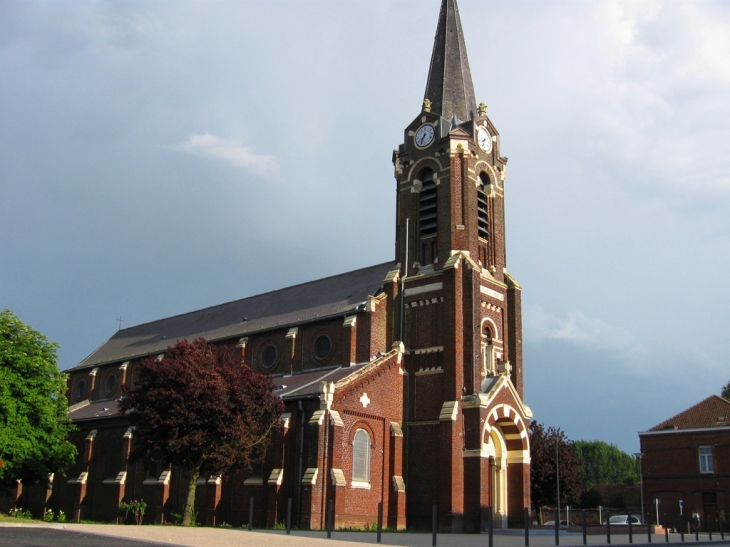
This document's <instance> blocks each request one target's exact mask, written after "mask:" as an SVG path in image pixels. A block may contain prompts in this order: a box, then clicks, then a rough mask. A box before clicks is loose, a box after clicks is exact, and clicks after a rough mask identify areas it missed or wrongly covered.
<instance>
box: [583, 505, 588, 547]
mask: <svg viewBox="0 0 730 547" xmlns="http://www.w3.org/2000/svg"><path fill="white" fill-rule="evenodd" d="M583 545H588V525H587V524H586V510H585V509H583Z"/></svg>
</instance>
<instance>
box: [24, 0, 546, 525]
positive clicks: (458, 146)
mask: <svg viewBox="0 0 730 547" xmlns="http://www.w3.org/2000/svg"><path fill="white" fill-rule="evenodd" d="M424 62H425V59H424ZM413 114H417V115H416V116H415V117H414V118H413V119H412V120H411V121H410V122H407V119H404V123H405V122H407V125H406V126H405V130H404V132H403V142H402V143H400V144H397V148H396V150H395V151H394V152H393V156H392V161H393V164H394V174H395V187H396V189H397V198H396V203H395V256H393V260H391V261H389V262H386V263H384V264H377V265H374V266H371V267H368V268H363V269H360V270H357V271H352V272H348V273H343V274H340V275H334V276H332V277H327V278H324V279H319V280H316V281H311V282H309V283H304V284H301V285H296V286H293V287H288V288H284V289H281V290H278V291H274V292H269V293H266V294H261V295H258V296H252V297H249V298H243V299H241V300H237V301H234V302H228V303H225V304H220V305H217V306H212V307H209V308H205V309H202V310H197V311H192V312H190V313H186V314H183V315H178V316H175V317H169V318H166V319H161V320H158V321H154V322H151V323H146V324H143V325H138V326H135V327H130V328H126V329H122V330H119V331H118V332H117V333H115V334H114V336H112V337H111V338H110V339H109V340H108V341H107V342H105V343H104V344H102V345H101V346H100V347H99V348H98V349H97V350H95V351H94V352H93V353H92V354H91V355H90V356H89V357H87V358H86V359H84V360H83V361H82V362H81V363H79V364H78V365H76V366H75V367H73V368H71V369H70V370H69V371H68V375H69V379H68V397H69V404H70V416H71V418H72V419H73V421H74V422H75V424H76V425H77V426H78V432H76V433H75V434H74V436H73V437H72V441H73V442H74V444H75V445H76V446H77V448H78V451H79V457H78V460H77V461H76V463H75V465H74V466H72V468H71V469H69V471H68V473H67V476H65V477H59V476H56V477H55V481H54V483H53V486H52V490H49V492H48V496H47V497H46V498H45V503H47V504H48V507H53V508H54V509H56V510H57V509H62V510H64V511H65V512H66V514H68V515H71V516H72V518H75V519H79V518H81V519H93V520H101V521H115V520H116V519H117V518H118V515H119V510H118V508H119V504H120V503H121V502H122V501H127V500H133V499H137V500H138V499H140V498H142V499H144V500H145V501H146V502H147V503H148V509H147V515H146V521H147V522H149V521H157V522H162V521H166V522H172V521H173V520H174V518H173V515H174V514H180V513H182V507H183V505H184V502H185V499H184V498H185V493H186V492H185V485H186V479H185V477H184V475H183V472H182V471H181V470H180V469H177V468H175V467H171V466H150V467H149V468H145V467H144V465H143V464H142V463H141V462H131V461H130V460H129V454H130V449H131V446H132V444H133V443H134V442H135V431H134V429H133V428H130V427H129V424H128V423H127V422H126V419H125V417H124V416H123V415H120V414H119V413H118V410H117V409H118V403H119V398H120V396H121V394H122V391H121V388H122V386H123V385H126V386H130V387H132V386H133V385H134V381H135V369H136V367H137V365H138V363H139V362H140V360H141V359H143V358H145V357H147V356H148V355H153V356H157V358H158V359H164V358H165V351H166V349H167V348H168V347H169V346H171V345H174V344H175V343H176V342H177V341H179V340H183V339H187V340H189V341H192V340H194V339H197V338H199V337H203V338H205V339H206V340H208V341H209V342H211V343H215V344H222V345H227V346H229V347H232V348H235V350H236V351H237V352H238V353H240V356H241V363H242V366H248V367H251V368H253V369H255V370H257V371H260V372H265V373H269V374H271V375H272V378H273V382H274V384H275V385H276V394H277V395H278V396H279V397H280V398H281V399H282V400H283V402H284V404H285V411H284V414H283V415H282V416H281V425H282V427H281V428H280V429H279V431H278V432H277V433H276V436H275V438H274V440H273V442H272V444H271V446H270V448H269V450H268V452H267V454H266V457H265V461H264V462H263V463H262V464H261V465H259V466H256V467H255V468H254V469H253V470H252V471H251V472H249V473H243V472H240V473H236V474H233V475H231V476H223V477H216V476H210V477H201V478H200V479H199V481H198V487H197V498H196V504H195V511H196V512H197V513H198V516H197V519H198V522H203V523H204V524H208V525H215V524H220V523H222V522H226V523H229V524H231V525H233V526H241V525H243V524H245V523H247V522H248V515H249V509H250V503H251V500H252V499H253V514H254V525H255V526H258V527H263V526H273V525H275V524H276V523H281V522H283V521H284V520H285V518H286V512H287V503H288V500H289V499H291V500H292V507H293V512H292V514H293V521H294V525H295V526H299V527H304V528H312V529H323V528H324V527H325V524H326V512H327V507H328V505H329V503H330V501H332V503H333V504H334V513H335V523H334V526H335V528H340V527H356V526H363V525H366V524H372V523H373V522H375V521H376V519H377V506H378V503H381V502H382V504H383V515H384V516H383V525H384V526H388V527H391V528H393V529H403V528H406V527H408V528H416V529H417V528H430V523H431V512H432V506H433V504H434V503H436V504H438V519H439V528H440V529H441V530H442V531H445V532H478V531H480V530H484V529H485V527H486V525H487V518H488V517H487V514H488V508H490V507H491V508H492V511H493V518H494V523H495V527H508V526H509V527H518V526H522V525H523V519H524V508H525V507H529V506H530V447H529V435H528V429H529V427H528V426H529V420H530V418H531V416H532V413H531V411H530V409H529V407H527V406H526V405H525V404H524V403H523V373H524V371H523V361H522V312H521V307H522V304H521V288H520V285H519V283H518V282H517V281H516V280H515V279H514V278H513V277H512V276H511V274H509V273H508V271H507V258H506V243H505V242H506V234H505V220H504V218H505V216H504V211H505V208H504V196H505V175H506V164H507V158H506V157H503V156H502V154H501V150H500V136H499V133H498V131H497V129H496V127H495V126H494V125H493V124H492V122H491V120H490V119H489V117H488V116H487V107H486V105H484V103H480V104H477V101H476V97H475V94H474V88H473V84H472V77H471V72H470V68H469V61H468V59H467V53H466V46H465V41H464V35H463V32H462V27H461V22H460V18H459V10H458V7H457V4H456V0H443V1H442V4H441V11H440V14H439V18H438V26H437V30H436V37H435V41H434V47H433V53H432V57H431V64H430V70H429V75H428V81H427V84H426V92H425V97H424V100H423V103H422V105H415V108H414V112H412V113H411V114H410V115H408V116H409V117H410V116H412V115H413ZM384 159H385V158H384ZM18 488H19V489H21V488H22V486H21V485H19V486H18ZM18 495H19V494H18Z"/></svg>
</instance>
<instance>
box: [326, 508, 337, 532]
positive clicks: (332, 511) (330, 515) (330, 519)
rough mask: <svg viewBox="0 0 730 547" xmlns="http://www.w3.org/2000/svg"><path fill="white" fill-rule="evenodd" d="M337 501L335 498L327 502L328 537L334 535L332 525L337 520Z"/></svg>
mask: <svg viewBox="0 0 730 547" xmlns="http://www.w3.org/2000/svg"><path fill="white" fill-rule="evenodd" d="M334 517H335V503H334V500H330V501H329V503H328V504H327V539H330V538H331V537H332V527H333V524H334V522H333V521H334V520H335V518H334Z"/></svg>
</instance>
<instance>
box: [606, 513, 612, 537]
mask: <svg viewBox="0 0 730 547" xmlns="http://www.w3.org/2000/svg"><path fill="white" fill-rule="evenodd" d="M610 522H611V511H609V510H608V509H606V543H608V544H609V545H611V524H610Z"/></svg>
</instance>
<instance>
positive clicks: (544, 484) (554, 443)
mask: <svg viewBox="0 0 730 547" xmlns="http://www.w3.org/2000/svg"><path fill="white" fill-rule="evenodd" d="M556 451H557V455H558V456H559V459H560V463H559V470H560V504H561V506H563V507H564V506H565V505H577V503H578V500H579V499H580V495H581V493H582V492H583V487H582V483H583V469H582V466H581V463H580V460H579V459H578V457H577V456H576V453H575V448H574V446H573V441H571V440H569V439H567V438H566V437H565V434H564V433H563V432H562V431H561V430H560V429H559V428H555V427H552V426H551V427H548V428H547V429H546V428H545V426H544V425H542V424H538V423H537V422H535V421H533V422H531V423H530V462H531V463H530V495H531V498H532V504H533V506H534V508H535V511H536V512H537V514H538V515H540V508H541V507H543V506H544V505H548V504H554V503H555V502H556V501H557V469H556ZM538 518H539V517H538Z"/></svg>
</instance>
